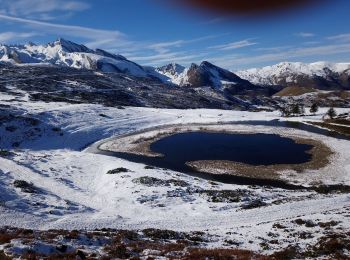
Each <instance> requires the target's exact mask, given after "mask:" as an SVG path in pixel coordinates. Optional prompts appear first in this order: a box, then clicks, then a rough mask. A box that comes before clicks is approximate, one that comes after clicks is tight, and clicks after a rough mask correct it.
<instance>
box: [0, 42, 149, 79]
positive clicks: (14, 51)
mask: <svg viewBox="0 0 350 260" xmlns="http://www.w3.org/2000/svg"><path fill="white" fill-rule="evenodd" d="M0 62H2V63H10V64H52V65H57V66H66V67H72V68H77V69H89V70H99V71H103V72H122V73H127V74H131V75H134V76H139V77H145V76H148V74H147V72H146V71H145V70H144V68H143V67H142V66H140V65H138V64H136V63H134V62H132V61H129V60H127V59H126V58H125V57H123V56H121V55H114V54H111V53H109V52H106V51H103V50H99V49H97V50H91V49H89V48H87V47H86V46H84V45H79V44H76V43H73V42H70V41H67V40H64V39H59V40H57V41H55V42H52V43H48V44H46V45H35V44H33V43H29V44H26V45H1V46H0Z"/></svg>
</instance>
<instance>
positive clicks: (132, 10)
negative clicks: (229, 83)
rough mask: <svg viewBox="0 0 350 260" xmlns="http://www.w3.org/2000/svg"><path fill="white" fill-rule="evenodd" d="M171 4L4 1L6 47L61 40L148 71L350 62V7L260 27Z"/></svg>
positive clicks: (154, 0) (283, 17)
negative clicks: (198, 66)
mask: <svg viewBox="0 0 350 260" xmlns="http://www.w3.org/2000/svg"><path fill="white" fill-rule="evenodd" d="M168 2H169V1H168V0H163V1H160V0H127V1H126V0H125V1H124V0H98V1H96V0H85V1H84V0H74V1H73V0H0V22H1V27H0V42H2V43H26V42H28V41H32V42H35V43H47V42H50V41H54V40H55V39H57V38H59V37H63V38H66V39H69V40H72V41H75V42H78V43H83V44H85V45H87V46H88V47H91V48H102V49H106V50H109V51H112V52H114V53H119V54H122V55H124V56H126V57H127V58H129V59H131V60H133V61H135V62H138V63H140V64H142V65H152V66H158V65H163V64H166V63H169V62H177V63H180V64H183V65H189V64H190V63H191V62H197V63H198V62H200V61H202V60H208V61H210V62H213V63H214V64H217V65H219V66H223V67H225V68H228V69H231V70H239V69H245V68H251V67H261V66H265V65H271V64H275V63H278V62H282V61H302V62H315V61H321V60H325V61H332V62H350V28H349V25H350V15H349V11H350V1H348V0H333V1H328V3H323V4H321V5H319V6H312V7H308V8H305V9H303V10H298V11H294V12H288V13H286V12H281V13H280V14H278V15H274V16H269V17H268V18H266V17H260V18H257V19H251V18H249V19H248V18H246V19H238V18H237V17H233V18H232V17H230V18H228V17H222V16H218V15H217V14H214V13H212V14H211V13H199V12H194V11H193V10H187V9H185V8H183V7H179V6H174V5H171V4H169V3H168Z"/></svg>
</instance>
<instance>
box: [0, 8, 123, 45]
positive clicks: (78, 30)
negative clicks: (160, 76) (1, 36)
mask: <svg viewBox="0 0 350 260" xmlns="http://www.w3.org/2000/svg"><path fill="white" fill-rule="evenodd" d="M0 20H5V21H9V22H15V23H20V24H23V25H24V26H26V27H29V28H32V29H33V28H34V29H37V30H40V32H46V33H52V32H59V34H60V35H64V36H71V37H81V38H85V39H92V40H98V39H100V40H107V39H109V40H114V41H116V42H118V41H125V38H126V36H125V35H124V34H123V33H121V32H119V31H111V30H100V29H94V28H89V27H82V26H75V25H64V24H58V23H49V22H43V21H37V20H32V19H25V18H19V17H14V16H8V15H3V14H0Z"/></svg>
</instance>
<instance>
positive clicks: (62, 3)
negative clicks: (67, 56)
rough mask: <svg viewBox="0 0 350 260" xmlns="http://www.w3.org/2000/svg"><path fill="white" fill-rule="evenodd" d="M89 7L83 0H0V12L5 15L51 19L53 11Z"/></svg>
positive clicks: (70, 10)
mask: <svg viewBox="0 0 350 260" xmlns="http://www.w3.org/2000/svg"><path fill="white" fill-rule="evenodd" d="M89 8H90V5H89V4H88V3H86V2H84V1H69V0H30V1H28V0H0V12H1V13H2V14H6V15H12V16H20V17H26V18H28V17H30V16H32V15H33V14H35V15H37V18H42V19H45V18H47V19H52V18H53V17H54V16H53V15H52V13H53V12H65V13H66V12H77V11H84V10H87V9H89Z"/></svg>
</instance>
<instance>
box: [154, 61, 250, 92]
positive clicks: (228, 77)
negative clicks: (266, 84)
mask: <svg viewBox="0 0 350 260" xmlns="http://www.w3.org/2000/svg"><path fill="white" fill-rule="evenodd" d="M156 71H157V72H158V73H160V74H162V75H164V76H166V77H168V81H170V82H172V83H174V84H176V85H179V86H189V87H203V86H210V87H215V88H222V87H224V86H225V85H236V84H250V83H249V82H248V81H246V80H243V79H241V78H240V77H238V76H237V75H236V74H234V73H232V72H230V71H228V70H225V69H223V68H220V67H218V66H215V65H214V64H211V63H210V62H208V61H203V62H202V63H201V64H200V65H197V64H195V63H192V64H191V66H190V67H188V68H185V67H183V66H181V65H178V64H176V63H171V64H168V65H165V66H163V67H159V68H157V69H156Z"/></svg>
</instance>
